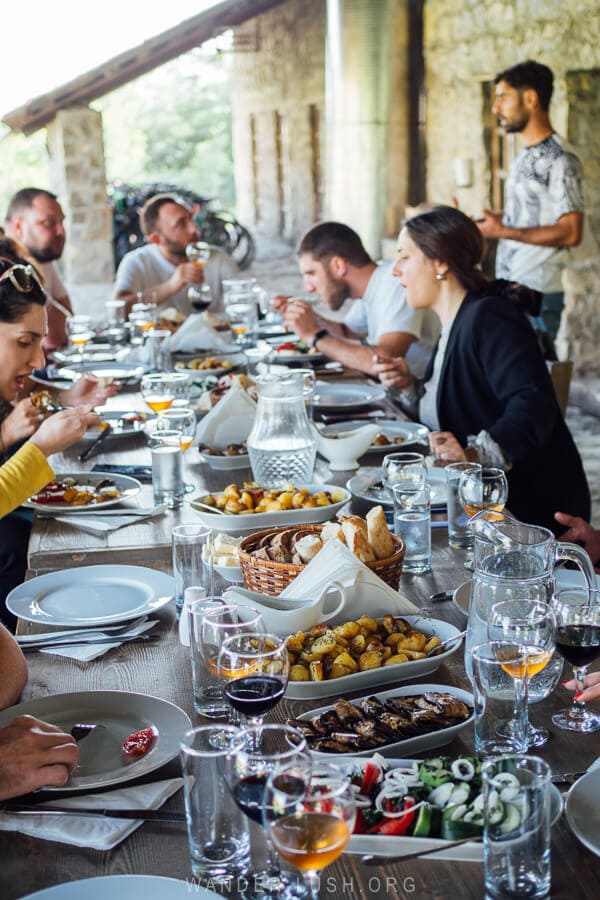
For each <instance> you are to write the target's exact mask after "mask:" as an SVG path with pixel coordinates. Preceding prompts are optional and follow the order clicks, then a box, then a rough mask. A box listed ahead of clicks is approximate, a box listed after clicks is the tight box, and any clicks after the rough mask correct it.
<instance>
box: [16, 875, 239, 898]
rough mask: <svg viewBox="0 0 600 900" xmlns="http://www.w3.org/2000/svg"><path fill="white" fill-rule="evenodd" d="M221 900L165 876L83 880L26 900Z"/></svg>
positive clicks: (212, 892) (217, 895) (109, 876)
mask: <svg viewBox="0 0 600 900" xmlns="http://www.w3.org/2000/svg"><path fill="white" fill-rule="evenodd" d="M82 897H85V898H86V900H107V897H110V900H190V897H193V898H195V900H215V898H216V900H222V895H221V894H215V892H214V891H209V890H208V888H204V887H201V886H200V885H199V884H197V883H196V882H194V883H193V885H192V884H191V882H190V881H189V880H188V881H179V880H178V879H177V878H164V877H163V876H162V875H103V876H101V877H99V878H83V879H82V880H81V881H66V882H65V883H64V884H55V885H53V886H52V887H49V888H44V890H42V891H36V892H35V894H27V896H26V897H23V900H81V898H82Z"/></svg>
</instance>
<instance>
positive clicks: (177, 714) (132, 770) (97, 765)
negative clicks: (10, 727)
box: [0, 691, 192, 791]
mask: <svg viewBox="0 0 600 900" xmlns="http://www.w3.org/2000/svg"><path fill="white" fill-rule="evenodd" d="M21 715H30V716H36V717H37V718H38V719H43V720H44V721H45V722H51V723H52V724H53V725H57V726H58V727H59V728H61V729H62V730H63V731H66V732H69V731H70V730H71V728H72V727H73V725H75V724H77V723H79V722H93V723H94V724H96V725H104V728H103V729H98V733H97V734H94V735H93V736H92V735H89V736H88V737H87V738H85V739H84V740H82V741H80V742H79V763H78V765H77V768H76V769H75V771H74V772H73V773H72V774H71V777H70V778H69V781H68V783H67V784H66V786H63V787H58V788H45V790H48V791H50V790H54V791H80V790H91V789H92V788H105V787H108V786H109V785H113V784H122V783H123V782H125V781H132V780H133V779H134V778H138V777H139V776H141V775H146V774H148V772H154V771H155V770H156V769H160V767H161V766H164V765H165V763H168V762H170V760H172V759H175V757H176V756H178V755H179V745H180V743H181V739H182V737H183V735H184V734H185V732H186V731H188V730H189V729H190V728H191V727H192V724H191V722H190V719H189V716H187V715H186V713H184V711H183V710H182V709H179V707H178V706H175V704H174V703H168V702H167V701H166V700H161V699H160V698H159V697H151V696H149V695H147V694H132V693H129V692H128V691H78V692H77V693H73V694H51V695H50V696H46V697H40V698H38V699H37V700H30V701H29V702H28V703H20V704H19V705H18V706H11V707H10V709H5V710H3V711H2V712H1V713H0V726H2V725H6V724H7V723H8V722H10V721H11V720H12V719H14V717H15V716H21ZM150 726H154V727H155V728H156V729H157V731H158V737H157V739H156V741H155V743H154V746H153V747H151V749H150V750H149V752H148V753H147V754H146V755H145V756H142V757H141V758H140V759H137V760H134V761H133V762H130V763H125V762H123V759H122V756H121V745H122V743H123V741H124V740H125V738H126V737H127V736H128V735H130V734H133V732H134V731H139V729H140V728H148V727H150Z"/></svg>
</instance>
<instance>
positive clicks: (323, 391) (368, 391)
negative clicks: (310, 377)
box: [312, 381, 386, 410]
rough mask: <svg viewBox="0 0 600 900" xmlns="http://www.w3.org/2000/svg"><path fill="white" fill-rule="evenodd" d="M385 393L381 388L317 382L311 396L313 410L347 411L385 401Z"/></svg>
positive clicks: (367, 385)
mask: <svg viewBox="0 0 600 900" xmlns="http://www.w3.org/2000/svg"><path fill="white" fill-rule="evenodd" d="M385 397H386V393H385V389H384V388H382V387H375V386H372V385H369V384H328V383H327V382H326V381H317V385H316V388H315V393H314V394H313V396H312V405H313V407H314V409H319V410H326V409H348V408H357V407H360V406H369V405H370V404H371V403H379V402H380V401H381V400H385Z"/></svg>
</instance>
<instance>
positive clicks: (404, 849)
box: [335, 757, 600, 863]
mask: <svg viewBox="0 0 600 900" xmlns="http://www.w3.org/2000/svg"><path fill="white" fill-rule="evenodd" d="M423 762H426V761H424V760H422V759H417V760H413V759H389V760H386V761H385V764H386V766H387V769H388V771H389V772H393V771H395V770H398V769H406V770H410V769H414V768H415V767H418V766H420V765H422V764H423ZM335 764H336V765H338V764H339V765H343V767H344V771H346V772H347V773H348V774H349V776H350V775H352V774H354V773H357V772H363V773H364V772H365V770H366V769H367V767H368V766H369V765H370V761H369V760H368V759H364V758H363V757H352V758H348V759H344V760H343V761H342V760H341V759H340V758H338V759H336V761H335ZM599 774H600V773H599ZM561 813H562V797H561V794H560V791H559V790H558V788H556V787H555V786H554V785H551V786H550V822H551V824H552V825H554V824H555V822H557V821H558V819H559V818H560V815H561ZM417 819H418V816H417V814H416V813H415V820H417ZM415 827H416V825H413V828H415ZM422 830H426V829H422ZM448 843H449V841H448V840H443V839H442V838H440V837H434V836H423V837H417V836H416V835H415V834H410V835H409V834H399V835H386V834H384V833H382V834H353V835H352V836H351V838H350V841H349V842H348V845H347V847H346V850H345V852H346V853H359V854H363V853H368V854H372V855H373V856H389V857H394V858H395V857H397V856H402V855H403V854H404V853H406V854H412V853H418V852H419V851H420V852H422V853H423V852H425V851H427V850H433V849H434V848H436V847H439V850H440V852H439V853H436V854H435V857H434V858H435V859H448V860H456V861H460V862H478V863H481V862H483V844H482V843H481V842H476V841H474V842H473V843H468V844H463V845H461V846H460V847H451V848H449V849H446V847H447V845H448Z"/></svg>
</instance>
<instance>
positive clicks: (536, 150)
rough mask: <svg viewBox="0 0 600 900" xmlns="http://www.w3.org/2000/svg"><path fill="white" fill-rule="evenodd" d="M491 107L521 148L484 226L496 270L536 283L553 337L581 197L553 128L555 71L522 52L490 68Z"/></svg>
mask: <svg viewBox="0 0 600 900" xmlns="http://www.w3.org/2000/svg"><path fill="white" fill-rule="evenodd" d="M495 83H496V98H495V101H494V106H493V111H494V113H495V114H497V116H498V119H499V121H500V124H501V125H502V126H503V127H504V128H505V129H506V131H507V132H519V133H520V134H521V135H522V136H523V140H524V142H525V146H524V148H523V149H522V150H521V152H520V154H519V155H518V156H517V158H516V160H515V161H514V163H513V165H512V166H511V169H510V173H509V177H508V180H507V182H506V202H505V208H504V211H503V212H502V213H494V212H491V210H489V209H485V210H484V211H483V213H484V218H483V220H482V221H481V222H479V223H478V224H479V228H480V229H481V232H482V234H483V235H484V236H485V237H488V238H498V239H499V242H498V252H497V256H496V275H497V277H498V278H506V279H508V280H509V281H518V282H520V283H521V284H526V285H527V286H528V287H531V288H535V289H536V290H538V291H541V292H542V293H543V295H544V297H543V301H542V313H541V318H542V321H543V323H544V325H545V327H546V329H547V330H548V331H549V333H550V334H551V336H552V337H556V333H557V331H558V328H559V326H560V317H561V313H562V308H563V304H564V293H563V289H562V279H561V274H562V269H563V267H564V265H565V256H566V253H567V248H568V247H574V246H576V245H577V244H579V243H580V242H581V238H582V234H583V215H584V203H583V195H582V168H581V163H580V162H579V159H578V158H577V157H576V156H575V154H574V153H573V152H572V151H571V150H569V149H568V148H567V147H566V146H565V143H564V141H563V140H562V138H560V137H559V136H558V135H557V134H555V133H554V131H553V130H552V125H551V124H550V118H549V114H548V107H549V105H550V98H551V97H552V89H553V75H552V72H551V70H550V69H549V68H548V67H547V66H544V65H542V64H541V63H537V62H533V61H532V60H528V61H527V62H524V63H519V64H518V65H516V66H512V67H511V68H510V69H506V70H505V71H504V72H500V73H499V74H498V75H496V78H495Z"/></svg>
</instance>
